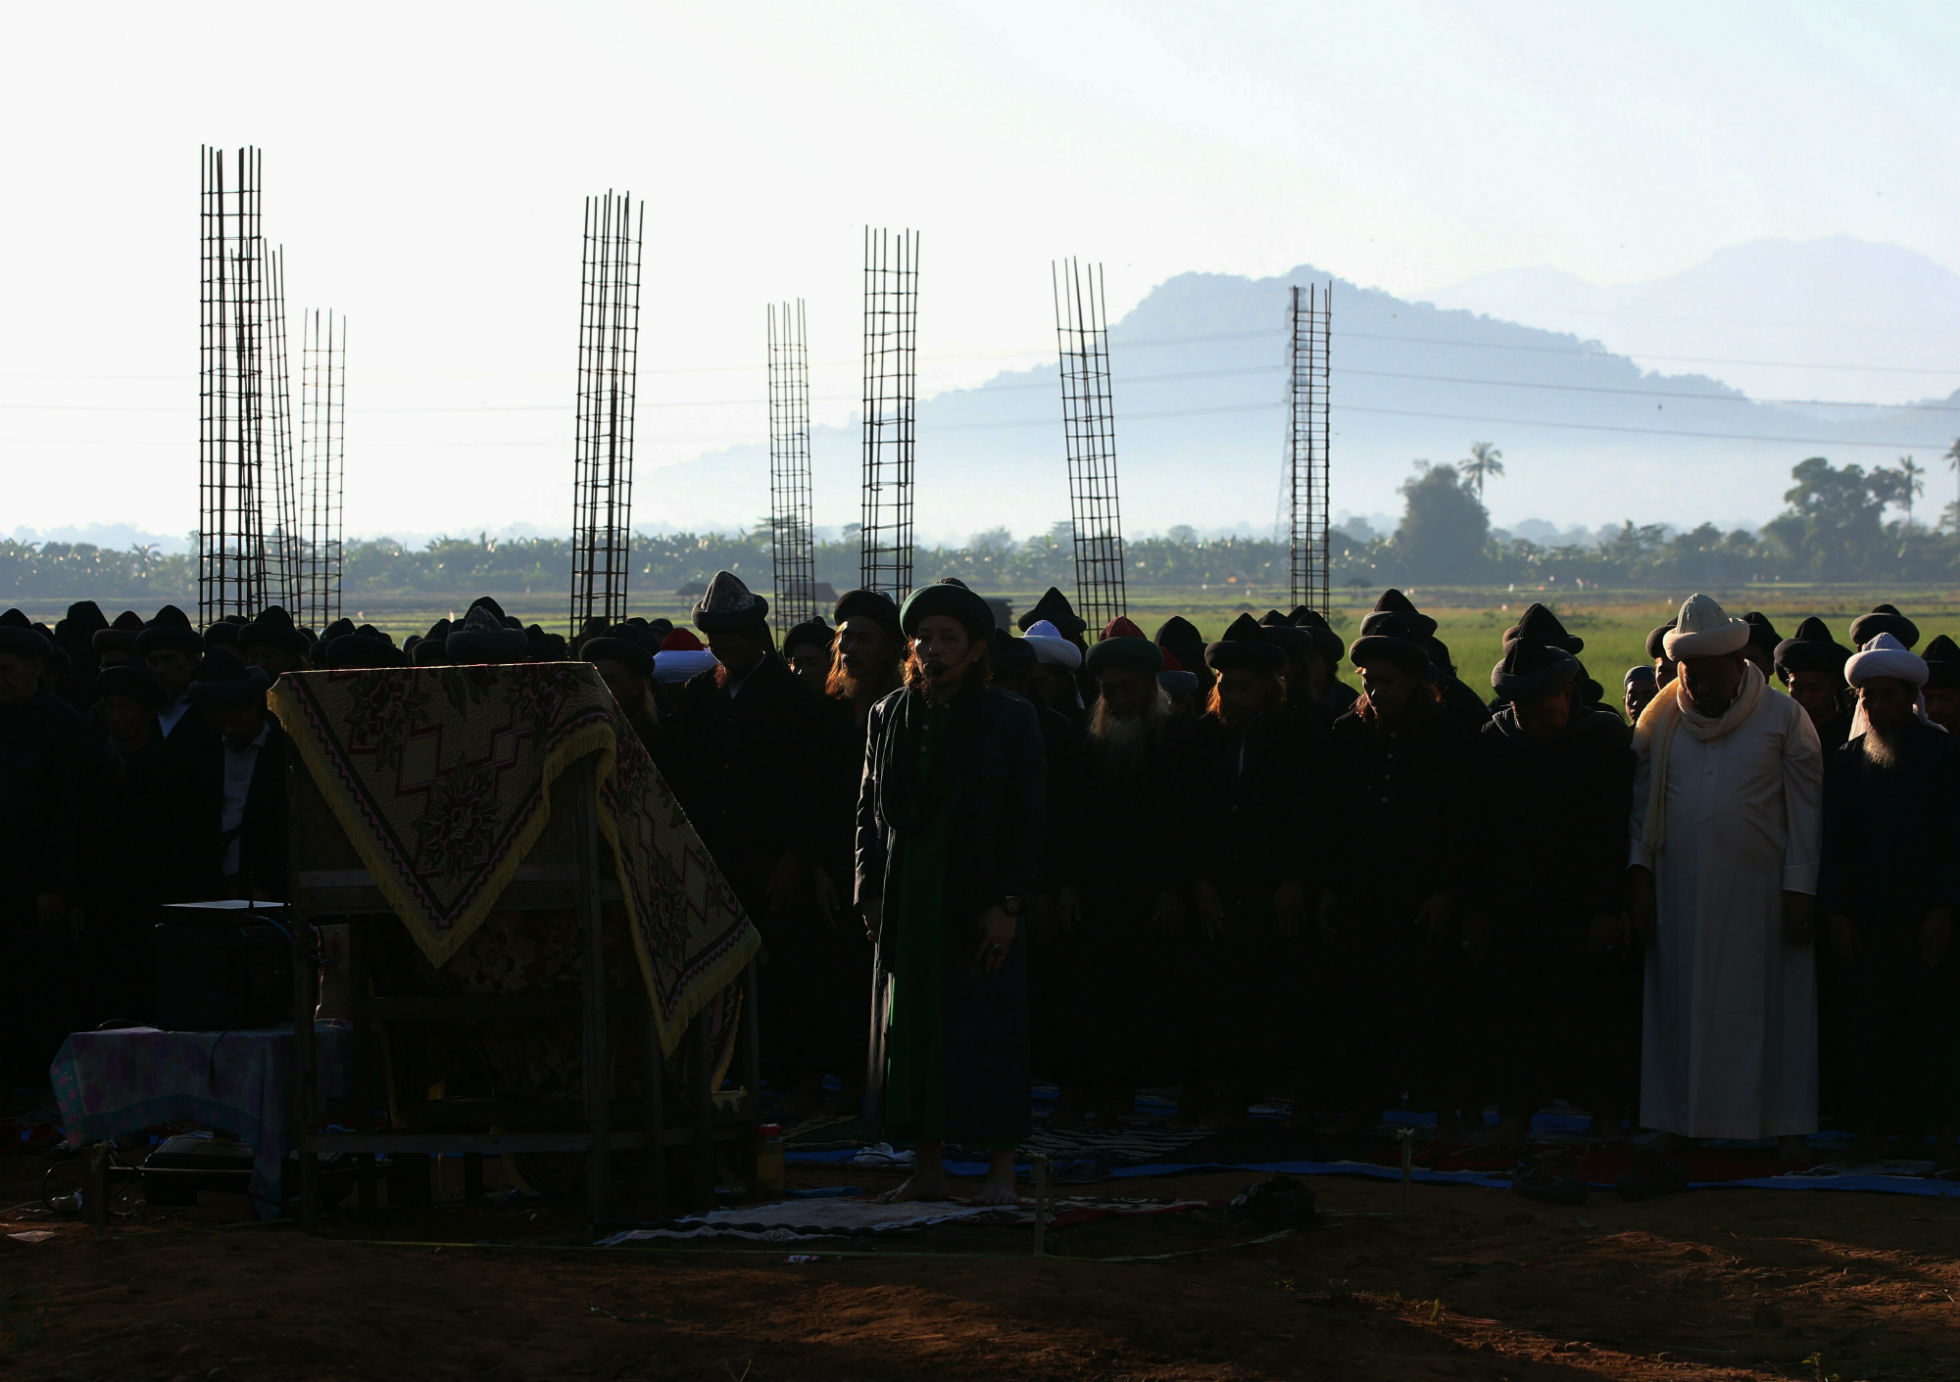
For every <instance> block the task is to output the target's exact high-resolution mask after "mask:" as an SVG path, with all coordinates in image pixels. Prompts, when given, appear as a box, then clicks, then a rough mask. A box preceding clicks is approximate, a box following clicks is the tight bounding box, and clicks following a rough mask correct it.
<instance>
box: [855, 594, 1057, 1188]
mask: <svg viewBox="0 0 1960 1382" xmlns="http://www.w3.org/2000/svg"><path fill="white" fill-rule="evenodd" d="M901 627H902V628H903V630H904V632H905V634H906V636H907V638H908V639H909V640H910V643H911V656H910V657H909V658H908V659H907V661H906V664H905V684H904V686H903V687H902V688H901V689H900V690H899V691H897V692H895V693H894V694H892V695H891V696H888V697H886V698H885V699H884V700H882V701H880V702H879V703H878V705H877V706H876V707H875V708H874V709H873V710H872V713H871V721H870V725H869V727H868V735H867V742H866V747H865V773H864V785H863V788H862V790H861V792H860V795H859V798H858V831H857V874H856V879H857V890H856V901H857V905H858V909H859V911H860V913H861V914H862V915H863V917H864V923H865V931H866V934H867V935H869V936H870V937H871V938H872V940H873V941H874V942H876V943H877V944H878V945H879V947H880V961H881V964H882V966H883V968H884V969H885V970H886V971H887V972H888V973H889V974H890V976H891V982H890V1001H889V1006H888V1009H887V1028H886V1030H887V1038H886V1042H885V1054H886V1060H885V1089H884V1095H885V1098H884V1109H885V1128H886V1132H887V1134H888V1135H889V1136H890V1137H891V1138H892V1140H894V1141H898V1140H900V1139H909V1140H911V1141H912V1142H913V1144H914V1146H915V1148H916V1150H917V1156H918V1160H917V1163H916V1169H915V1170H914V1172H913V1174H912V1176H911V1177H910V1178H909V1179H907V1181H906V1182H905V1184H904V1185H902V1186H900V1187H899V1188H898V1189H897V1190H895V1191H892V1192H890V1193H889V1194H888V1195H887V1196H886V1198H887V1199H890V1200H938V1199H944V1198H946V1196H947V1193H948V1186H947V1183H946V1161H945V1145H946V1143H947V1142H948V1141H954V1142H958V1143H959V1144H960V1145H962V1146H966V1147H973V1148H976V1149H979V1150H984V1151H986V1152H987V1153H988V1157H989V1165H988V1170H987V1182H986V1184H985V1186H984V1187H982V1189H981V1191H980V1194H979V1195H978V1196H977V1197H976V1198H977V1200H978V1201H979V1202H980V1203H983V1204H1014V1203H1017V1202H1018V1199H1019V1196H1018V1195H1017V1193H1016V1191H1015V1188H1014V1150H1015V1148H1016V1147H1018V1146H1019V1145H1020V1143H1021V1141H1022V1140H1023V1139H1024V1138H1025V1137H1026V1136H1027V1134H1028V1126H1029V1124H1028V991H1027V943H1026V923H1025V918H1026V913H1027V907H1028V897H1029V894H1030V890H1031V889H1032V888H1033V886H1034V884H1035V877H1036V873H1037V871H1038V870H1039V867H1040V858H1041V844H1042V830H1043V825H1044V818H1045V814H1046V813H1045V811H1044V809H1043V805H1044V803H1043V798H1044V794H1045V791H1046V773H1045V770H1044V765H1043V762H1042V754H1041V731H1040V728H1039V727H1038V726H1037V724H1036V723H1035V712H1034V707H1033V706H1031V705H1030V704H1029V703H1028V702H1027V701H1025V700H1023V699H1022V698H1021V697H1019V696H1016V695H1012V694H1010V693H1008V692H1005V691H1000V690H997V689H995V688H993V687H990V686H988V685H987V653H988V644H989V641H990V639H991V637H992V634H993V628H994V616H993V611H992V610H991V609H990V608H989V607H988V605H987V602H986V601H985V600H982V599H981V598H980V597H979V596H978V595H975V594H974V593H973V592H972V591H970V590H967V589H966V588H965V587H964V586H960V585H952V584H947V583H944V582H941V583H938V584H934V585H928V586H921V587H920V588H919V589H917V590H915V591H913V592H912V594H911V595H910V596H909V597H908V598H907V599H906V601H905V608H904V610H903V611H902V622H901Z"/></svg>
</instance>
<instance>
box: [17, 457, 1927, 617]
mask: <svg viewBox="0 0 1960 1382" xmlns="http://www.w3.org/2000/svg"><path fill="white" fill-rule="evenodd" d="M1955 448H1956V451H1960V442H1956V444H1955ZM1503 474H1504V467H1503V453H1502V452H1501V451H1500V450H1498V449H1497V448H1496V447H1495V446H1492V445H1490V444H1489V443H1482V442H1480V443H1477V444H1476V445H1474V446H1473V447H1472V448H1471V454H1470V455H1469V456H1468V457H1467V458H1466V459H1465V460H1463V461H1462V462H1459V463H1457V464H1456V465H1432V464H1430V463H1428V462H1427V461H1418V462H1416V463H1415V468H1414V471H1413V473H1412V474H1411V475H1410V476H1409V478H1408V479H1406V480H1404V481H1403V483H1402V485H1401V495H1402V501H1403V512H1402V516H1401V520H1400V522H1399V523H1398V525H1397V527H1396V529H1395V531H1394V532H1393V533H1387V534H1378V535H1373V536H1368V537H1364V538H1356V537H1352V536H1349V535H1348V534H1346V533H1342V532H1338V531H1337V532H1335V533H1333V534H1332V535H1331V537H1330V544H1329V545H1330V552H1331V558H1332V577H1333V583H1334V584H1335V585H1336V586H1337V587H1355V588H1366V587H1377V588H1379V587H1380V586H1383V585H1390V584H1412V585H1491V584H1505V583H1517V584H1530V585H1533V586H1536V585H1541V584H1544V585H1556V584H1573V585H1576V584H1577V583H1579V582H1581V581H1583V582H1584V583H1585V584H1586V585H1595V586H1606V587H1613V586H1623V587H1636V588H1645V587H1666V588H1669V589H1673V588H1677V587H1686V586H1691V585H1706V586H1732V585H1737V584H1742V583H1746V582H1752V581H1770V580H1787V581H1826V582H1829V581H1841V582H1842V581H1862V580H1869V579H1874V578H1882V579H1884V580H1887V581H1894V582H1900V581H1903V582H1913V581H1924V582H1939V581H1951V580H1954V579H1956V578H1960V535H1956V532H1955V528H1956V524H1955V522H1954V508H1955V506H1954V505H1951V504H1950V505H1948V506H1947V511H1946V514H1945V515H1944V519H1943V521H1942V522H1941V523H1940V524H1939V526H1937V527H1928V526H1925V525H1922V524H1919V523H1916V522H1915V521H1914V518H1913V505H1914V504H1915V501H1917V500H1918V499H1920V498H1921V497H1922V496H1923V494H1924V490H1925V485H1924V477H1925V474H1926V471H1925V469H1924V468H1923V467H1920V466H1918V465H1917V464H1916V463H1915V462H1913V460H1912V458H1911V457H1904V458H1902V459H1901V462H1900V464H1899V465H1898V466H1897V467H1884V466H1879V467H1873V468H1871V469H1866V468H1864V467H1861V466H1857V465H1843V466H1834V465H1832V464H1831V462H1830V461H1829V460H1828V459H1826V458H1825V457H1822V456H1813V457H1810V458H1808V459H1806V460H1804V461H1802V462H1800V463H1798V464H1797V465H1796V466H1795V467H1793V468H1792V470H1791V472H1790V478H1791V486H1790V488H1789V489H1788V490H1786V491H1785V492H1784V495H1783V502H1784V508H1783V510H1782V512H1781V513H1779V514H1778V515H1777V516H1776V517H1775V518H1773V519H1771V520H1770V521H1769V522H1768V523H1765V524H1764V525H1763V526H1762V528H1761V530H1760V531H1757V532H1753V533H1752V532H1749V531H1747V530H1735V531H1730V532H1722V531H1720V530H1719V529H1717V528H1716V527H1715V526H1714V525H1712V524H1706V523H1704V524H1702V525H1701V526H1699V527H1697V528H1693V529H1689V530H1685V531H1682V530H1675V529H1671V528H1669V527H1667V526H1665V525H1661V524H1645V525H1642V524H1635V523H1633V522H1631V521H1626V522H1622V523H1619V524H1617V525H1613V526H1611V527H1610V528H1607V529H1603V530H1601V531H1600V533H1599V534H1597V535H1596V536H1595V537H1594V539H1593V540H1592V541H1590V542H1586V543H1575V544H1567V545H1560V546H1543V545H1540V544H1537V543H1533V542H1530V541H1527V540H1524V539H1521V538H1514V537H1510V536H1507V535H1505V534H1503V533H1501V532H1497V531H1495V530H1493V528H1492V526H1491V522H1490V514H1489V511H1488V510H1487V509H1486V508H1485V505H1484V490H1485V487H1486V485H1487V484H1488V483H1489V482H1490V481H1491V480H1493V479H1497V478H1501V477H1502V476H1503ZM770 539H771V533H770V528H769V525H768V524H767V523H766V522H763V523H758V524H757V525H756V526H754V527H753V528H750V529H748V530H747V531H744V532H739V533H732V534H729V533H670V534H653V533H642V534H636V535H635V537H634V539H633V574H632V577H631V582H632V587H633V589H634V590H635V591H636V592H637V593H643V594H645V595H646V596H648V597H649V598H652V599H660V598H663V597H668V596H674V597H679V596H683V595H688V594H692V593H694V592H695V590H696V589H698V588H699V587H700V586H701V585H702V584H703V583H705V582H706V581H707V579H708V577H709V576H711V575H713V574H714V572H716V571H718V570H727V571H733V572H735V573H736V574H737V575H739V576H741V577H743V578H744V579H745V580H748V581H750V582H751V583H753V584H756V585H758V586H760V587H762V588H764V589H766V588H768V586H769V585H770V572H771V567H772V559H771V541H770ZM194 546H195V542H193V547H194ZM571 555H572V554H571V543H570V542H569V541H568V540H566V539H564V538H502V539H500V538H494V537H489V536H487V535H484V534H478V535H477V536H475V537H441V538H436V539H434V540H433V541H430V542H428V543H426V544H424V545H422V546H420V547H408V546H406V545H404V544H402V543H400V542H396V541H394V540H393V539H389V538H379V539H373V540H365V541H359V542H350V543H348V544H347V546H346V549H345V554H344V571H345V575H344V579H343V587H342V588H343V591H344V593H345V595H346V596H347V597H348V598H350V599H351V598H357V597H360V596H369V597H397V598H400V597H412V596H417V595H427V596H430V597H431V598H435V597H442V596H456V595H476V594H494V595H499V596H503V595H512V596H516V595H531V594H538V595H542V594H547V593H549V594H556V593H558V592H560V591H563V590H565V589H567V588H569V584H570V580H571ZM816 558H817V561H816V566H817V579H818V580H820V581H825V582H828V583H830V584H831V585H832V586H834V587H835V588H836V589H838V590H840V591H841V590H845V589H848V588H850V587H851V586H852V585H854V584H856V581H857V571H858V543H857V535H856V532H855V531H854V529H853V528H846V529H845V530H844V532H843V535H842V536H841V537H840V538H839V539H837V540H834V541H825V542H819V543H818V544H817V545H816ZM1125 559H1126V562H1127V566H1128V570H1127V580H1128V583H1129V585H1130V587H1131V588H1132V589H1140V590H1148V589H1153V588H1156V589H1164V590H1179V591H1188V590H1200V589H1204V590H1214V591H1225V592H1229V591H1231V590H1232V589H1234V588H1236V587H1253V588H1257V589H1261V590H1271V589H1273V588H1274V587H1283V586H1285V585H1286V584H1287V583H1288V572H1289V567H1290V558H1289V554H1288V550H1287V546H1286V544H1285V543H1284V542H1283V541H1273V540H1266V539H1258V538H1247V537H1212V538H1207V537H1203V536H1201V535H1199V534H1197V533H1196V532H1194V531H1193V530H1191V529H1190V528H1173V529H1172V530H1171V531H1170V532H1169V533H1168V534H1165V535H1163V536H1158V537H1143V538H1136V539H1132V540H1131V541H1129V542H1128V543H1127V544H1126V546H1125ZM915 566H916V569H917V570H919V571H920V572H922V573H927V574H929V575H931V576H935V577H936V576H942V575H947V576H958V577H959V578H961V579H962V580H964V581H966V582H967V583H968V584H970V585H973V586H974V587H975V588H976V589H981V590H1002V591H1027V590H1040V589H1042V588H1044V587H1046V586H1050V585H1056V586H1060V587H1062V588H1063V589H1071V588H1073V584H1074V580H1075V565H1074V551H1073V545H1072V541H1071V531H1070V527H1069V525H1068V523H1066V522H1062V523H1057V524H1055V525H1054V526H1053V527H1052V528H1051V529H1050V530H1049V531H1048V532H1046V533H1042V534H1039V535H1037V536H1035V537H1031V538H1027V539H1025V540H1016V539H1014V538H1013V537H1012V536H1011V535H1010V534H1009V533H1008V532H1007V531H1006V530H1004V529H996V530H994V531H991V532H986V533H979V534H976V535H974V537H972V538H971V539H970V540H969V541H968V542H967V543H966V544H965V545H964V546H961V547H956V548H948V547H939V548H921V549H920V550H919V551H918V553H917V555H916V558H915ZM196 575H197V573H196V559H195V557H194V556H192V555H190V554H182V553H180V554H174V555H173V554H166V553H162V552H159V551H158V550H157V549H156V548H155V547H149V546H134V547H129V548H125V549H121V550H116V549H111V548H104V547H97V546H93V545H91V544H88V543H61V542H42V543H29V542H17V541H13V540H10V539H9V540H0V592H4V593H0V599H5V600H8V601H10V602H18V601H20V600H24V599H33V600H57V599H58V600H64V601H65V600H71V599H84V598H86V599H96V600H100V601H103V602H105V603H117V604H127V605H130V606H132V607H135V608H139V609H147V608H154V607H155V606H156V605H158V604H162V603H165V602H175V603H179V604H182V603H186V602H188V601H191V600H194V599H195V597H196V589H197V579H196ZM110 613H111V614H113V613H114V611H113V610H112V611H110Z"/></svg>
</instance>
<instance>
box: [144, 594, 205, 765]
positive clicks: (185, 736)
mask: <svg viewBox="0 0 1960 1382" xmlns="http://www.w3.org/2000/svg"><path fill="white" fill-rule="evenodd" d="M136 652H137V655H138V656H139V657H141V658H142V659H143V665H144V666H145V667H146V668H148V669H149V673H150V675H151V676H153V677H155V678H156V679H157V684H158V685H160V686H161V687H163V704H162V706H160V707H159V708H158V709H157V730H158V732H159V733H161V734H162V735H163V742H164V744H165V746H166V747H168V748H169V749H171V750H172V751H173V753H181V752H182V751H184V750H186V749H190V748H193V747H194V746H195V745H196V743H197V742H198V741H200V740H204V739H208V738H210V736H211V731H210V728H209V727H208V726H207V725H206V724H205V723H204V721H203V720H201V719H199V718H198V717H197V716H195V715H193V714H191V713H190V708H191V698H190V690H191V679H192V678H193V677H195V676H196V675H197V667H198V663H199V662H201V661H202V660H203V658H204V636H203V635H202V634H200V633H199V632H198V631H197V630H196V629H194V628H192V627H191V621H190V619H189V618H188V617H187V616H186V615H185V614H184V612H183V611H182V610H181V609H178V608H177V606H175V605H165V606H164V607H163V608H162V609H160V610H158V611H157V615H156V618H154V619H152V620H151V621H150V623H149V625H148V627H146V628H145V629H144V630H143V632H141V633H139V634H138V635H136Z"/></svg>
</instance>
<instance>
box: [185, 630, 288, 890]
mask: <svg viewBox="0 0 1960 1382" xmlns="http://www.w3.org/2000/svg"><path fill="white" fill-rule="evenodd" d="M271 685H272V678H271V677H270V676H269V675H268V674H267V673H266V671H265V669H264V668H262V667H248V666H246V665H245V664H244V663H243V662H241V661H240V660H239V659H238V658H237V657H236V656H234V655H233V654H232V652H231V651H230V650H229V649H224V648H220V649H215V650H213V651H212V652H210V653H208V654H206V655H205V657H204V660H203V661H202V662H201V663H200V664H199V665H198V669H197V679H196V680H194V681H193V682H192V683H191V689H190V701H191V714H193V715H197V716H200V717H201V718H202V719H203V720H204V721H205V722H206V723H207V724H208V725H209V726H210V728H211V731H212V734H211V737H210V738H208V739H206V740H204V741H201V747H200V748H199V750H198V759H197V779H196V782H197V792H198V796H197V802H198V806H197V810H196V813H195V815H194V818H193V824H192V829H193V830H194V832H195V834H194V836H193V840H194V842H195V847H196V848H195V853H194V854H193V856H192V857H193V860H194V867H195V868H196V870H197V873H196V875H194V881H195V882H196V883H197V884H198V885H199V886H198V887H197V888H196V890H195V891H194V892H193V893H192V894H191V896H192V897H193V898H196V899H208V898H233V897H246V898H259V899H274V900H279V899H284V898H286V897H287V896H288V895H289V892H290V890H289V888H288V882H289V879H288V874H287V868H286V857H287V842H286V753H287V740H286V732H285V731H284V730H283V729H281V728H280V727H279V724H278V722H277V721H276V720H274V719H273V717H272V714H271V712H270V711H269V710H267V708H266V703H265V693H266V691H267V690H268V689H269V688H270V687H271Z"/></svg>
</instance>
